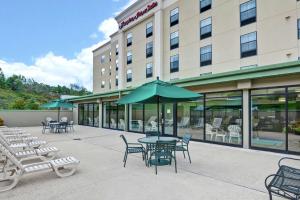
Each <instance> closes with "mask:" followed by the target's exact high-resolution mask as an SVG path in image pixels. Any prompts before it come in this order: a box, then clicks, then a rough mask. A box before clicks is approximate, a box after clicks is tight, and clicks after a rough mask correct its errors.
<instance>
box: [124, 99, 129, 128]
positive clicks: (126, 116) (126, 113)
mask: <svg viewBox="0 0 300 200" xmlns="http://www.w3.org/2000/svg"><path fill="white" fill-rule="evenodd" d="M128 107H129V105H128V104H125V117H124V118H125V119H124V121H125V131H128V130H129V127H128V124H129V123H128V122H129V119H128V116H129V115H128Z"/></svg>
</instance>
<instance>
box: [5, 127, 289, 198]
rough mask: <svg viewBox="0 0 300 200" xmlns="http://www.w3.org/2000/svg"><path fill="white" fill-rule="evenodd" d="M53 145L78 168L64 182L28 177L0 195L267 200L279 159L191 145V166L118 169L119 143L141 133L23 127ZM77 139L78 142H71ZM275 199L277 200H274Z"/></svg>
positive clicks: (137, 159)
mask: <svg viewBox="0 0 300 200" xmlns="http://www.w3.org/2000/svg"><path fill="white" fill-rule="evenodd" d="M23 129H25V130H26V131H27V132H28V133H31V134H32V135H35V136H38V137H40V138H41V139H44V140H46V141H48V142H49V146H56V147H58V148H59V149H60V150H61V151H60V156H66V155H73V156H75V157H76V158H78V159H79V160H80V161H81V163H80V166H79V169H78V171H77V173H76V174H75V175H74V176H72V177H69V178H64V179H62V178H57V177H56V175H55V174H54V173H44V174H37V175H28V176H25V177H23V178H22V179H21V181H20V182H19V184H18V185H17V187H16V188H14V189H13V190H11V191H8V192H5V193H1V194H0V199H5V200H6V199H7V200H31V199H34V200H35V199H37V200H50V199H51V200H54V199H55V200H60V199H64V200H71V199H72V200H77V199H84V200H94V199H95V200H96V199H97V200H99V199H101V200H106V199H107V200H108V199H109V200H114V199H116V200H119V199H122V200H134V199H139V200H144V199H145V200H147V199H149V200H152V199H163V200H177V199H178V200H183V199H184V200H185V199H187V200H194V199H195V200H199V199H201V200H206V199H207V200H208V199H209V200H218V199H220V200H221V199H222V200H224V199H225V200H234V199H239V200H241V199H242V200H247V199H249V200H253V199H255V200H260V199H268V195H267V193H266V190H265V188H264V179H265V177H266V176H267V175H269V174H271V173H274V172H275V171H276V170H277V162H278V160H279V159H280V158H281V157H283V156H285V155H282V154H276V153H269V152H262V151H254V150H246V149H240V148H233V147H226V146H221V145H212V144H205V143H199V142H191V145H190V152H191V158H192V164H189V162H188V160H187V159H184V158H183V155H182V154H181V153H178V154H177V160H178V173H177V174H175V172H174V166H172V167H170V166H166V167H159V168H158V175H157V176H156V175H155V173H154V169H153V168H147V167H145V164H144V162H142V158H141V156H140V155H136V156H135V155H129V158H128V162H127V166H126V168H123V166H122V159H123V155H124V144H123V142H122V141H121V138H120V137H119V135H120V134H124V135H125V136H126V137H127V139H128V141H130V142H136V141H137V139H138V138H140V137H143V135H141V134H135V133H127V132H120V131H113V130H106V129H99V128H91V127H83V126H76V127H75V130H76V131H75V133H69V134H50V133H46V134H42V133H41V128H40V127H30V128H23ZM77 138H80V139H81V140H74V139H77ZM275 199H277V198H275Z"/></svg>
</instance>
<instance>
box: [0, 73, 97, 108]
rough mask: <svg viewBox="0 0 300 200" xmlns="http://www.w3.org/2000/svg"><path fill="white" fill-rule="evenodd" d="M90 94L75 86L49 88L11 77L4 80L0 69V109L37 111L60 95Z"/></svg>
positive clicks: (31, 80) (19, 77) (29, 80)
mask: <svg viewBox="0 0 300 200" xmlns="http://www.w3.org/2000/svg"><path fill="white" fill-rule="evenodd" d="M87 94H91V93H90V92H88V91H87V90H86V89H85V88H84V87H81V86H78V85H76V84H71V85H70V87H66V86H59V85H58V86H50V85H46V84H43V83H38V82H35V81H34V80H33V79H26V78H25V77H24V76H17V75H13V76H11V77H8V78H6V77H5V76H4V74H3V72H2V70H1V68H0V109H19V110H22V109H28V110H38V109H39V106H40V105H41V104H44V103H46V102H48V101H50V100H53V99H57V98H59V97H60V96H61V95H74V96H82V95H87Z"/></svg>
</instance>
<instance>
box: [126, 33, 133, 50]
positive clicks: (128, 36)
mask: <svg viewBox="0 0 300 200" xmlns="http://www.w3.org/2000/svg"><path fill="white" fill-rule="evenodd" d="M131 45H132V33H128V34H127V46H128V47H129V46H131Z"/></svg>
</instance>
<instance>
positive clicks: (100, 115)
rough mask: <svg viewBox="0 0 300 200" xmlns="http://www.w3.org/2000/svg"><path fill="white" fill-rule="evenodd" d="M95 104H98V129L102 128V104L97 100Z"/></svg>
mask: <svg viewBox="0 0 300 200" xmlns="http://www.w3.org/2000/svg"><path fill="white" fill-rule="evenodd" d="M97 102H99V117H98V119H99V127H100V128H102V117H103V116H102V108H103V106H102V105H103V104H102V102H101V101H100V100H98V101H97Z"/></svg>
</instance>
